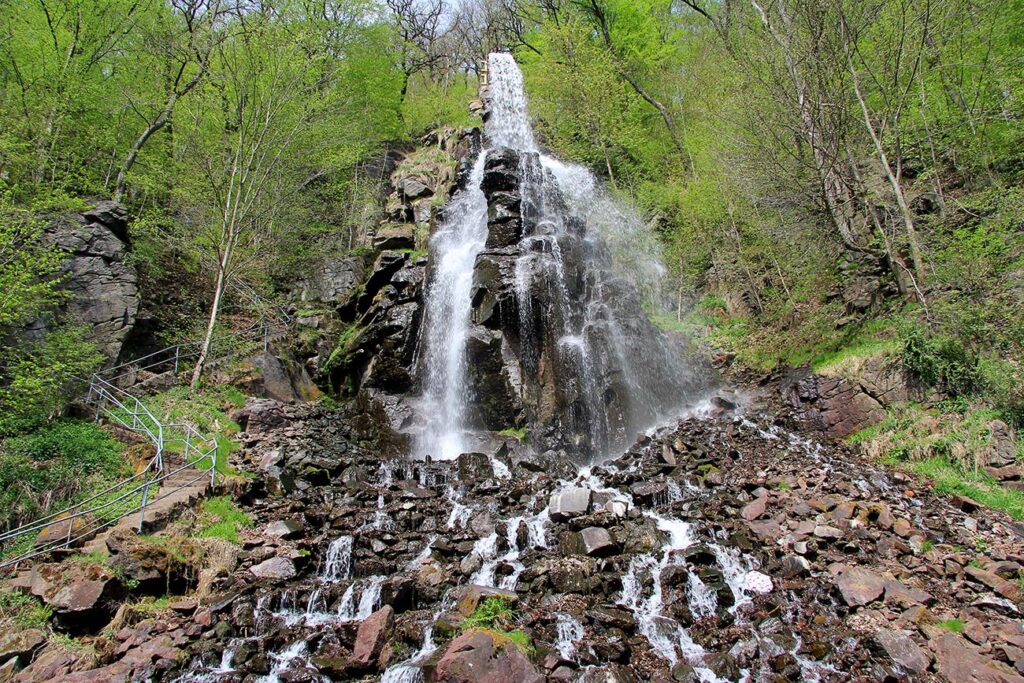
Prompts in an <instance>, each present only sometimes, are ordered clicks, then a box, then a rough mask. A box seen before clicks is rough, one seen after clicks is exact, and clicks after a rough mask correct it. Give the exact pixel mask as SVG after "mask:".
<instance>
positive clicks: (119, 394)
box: [0, 321, 290, 569]
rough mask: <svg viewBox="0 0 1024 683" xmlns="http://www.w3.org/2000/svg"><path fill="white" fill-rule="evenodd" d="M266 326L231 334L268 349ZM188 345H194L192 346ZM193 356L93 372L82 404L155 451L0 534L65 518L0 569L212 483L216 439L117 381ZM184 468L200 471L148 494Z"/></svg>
mask: <svg viewBox="0 0 1024 683" xmlns="http://www.w3.org/2000/svg"><path fill="white" fill-rule="evenodd" d="M288 322H290V321H286V323H285V324H288ZM271 329H272V326H271V324H269V323H267V322H262V323H258V324H256V325H253V326H251V327H249V328H248V329H246V330H242V331H241V332H240V333H239V334H236V335H234V338H235V339H238V340H240V341H243V342H244V341H256V340H258V339H260V338H261V337H262V340H263V348H264V350H266V349H267V348H269V343H270V340H271V338H272V337H275V338H276V335H271ZM193 348H194V349H195V350H192V349H193ZM198 355H199V348H198V344H195V343H194V342H190V343H185V344H174V345H171V346H168V347H165V348H163V349H159V350H157V351H154V352H152V353H149V354H147V355H145V356H142V357H140V358H136V359H133V360H130V361H127V362H125V363H121V364H119V365H115V366H113V367H109V368H105V369H103V370H100V371H99V372H96V373H94V374H93V376H92V378H91V381H90V382H89V387H88V391H87V393H86V398H85V401H86V404H88V405H93V406H95V409H96V419H97V420H98V419H100V417H101V416H103V417H105V418H106V419H107V420H109V421H111V422H114V423H116V424H119V425H121V426H123V427H124V428H126V429H130V430H132V431H135V432H140V433H142V434H145V435H146V436H147V437H148V438H149V440H150V441H152V442H153V445H154V447H155V448H156V454H155V455H154V456H153V457H152V458H151V459H150V461H149V462H148V463H146V466H145V467H144V468H142V470H140V471H139V472H137V473H136V474H134V475H132V476H131V477H128V478H127V479H123V480H121V481H119V482H117V483H115V484H112V485H111V486H109V487H107V488H105V489H103V490H102V491H100V492H99V493H95V494H93V495H92V496H90V497H89V498H86V499H85V500H83V501H79V502H77V503H75V504H74V505H69V506H68V507H66V508H64V509H63V510H60V511H58V512H53V513H50V514H48V515H45V516H43V517H40V518H38V519H35V520H33V521H31V522H27V523H25V524H22V525H21V526H19V527H17V528H15V529H11V530H8V531H5V532H3V533H0V544H5V543H7V542H9V541H11V540H13V539H15V538H18V537H20V536H25V535H26V534H30V533H33V532H38V531H41V530H42V529H45V528H46V527H48V526H51V525H53V524H59V523H63V522H66V523H67V525H68V532H67V536H65V537H63V538H58V539H54V540H53V541H50V542H48V543H47V544H45V545H44V546H42V547H40V548H33V549H32V550H30V551H28V552H26V553H23V554H21V555H18V556H17V557H13V558H10V559H7V560H2V561H0V569H5V568H7V567H10V566H13V565H16V564H19V563H21V562H24V561H26V560H30V559H32V558H35V557H39V556H40V555H43V554H46V553H49V552H52V551H54V550H58V549H60V548H66V547H69V546H71V545H73V544H75V543H77V542H78V541H80V540H82V539H85V538H88V537H91V536H92V535H94V534H96V533H98V532H99V531H101V530H102V529H105V528H106V527H108V526H110V525H112V524H115V523H117V522H118V521H120V520H121V519H124V518H125V517H128V516H129V515H133V514H135V513H136V512H138V513H139V531H142V528H143V524H144V522H145V516H146V508H147V507H148V506H150V505H152V504H153V503H156V502H157V501H159V500H163V499H164V498H166V497H167V496H170V495H172V494H173V493H175V492H176V491H179V490H181V489H183V488H186V487H188V486H191V485H193V484H194V483H196V482H198V481H200V480H202V479H204V478H205V477H207V476H208V477H209V478H210V486H211V487H212V486H215V485H216V476H217V451H218V444H217V440H216V438H214V437H208V436H204V435H203V434H201V433H200V432H199V431H198V430H197V429H196V428H195V427H193V426H192V425H190V424H187V423H176V424H164V423H163V422H162V421H161V420H160V419H159V418H158V417H157V416H156V415H154V414H153V412H152V411H151V410H150V409H149V408H148V407H147V406H146V404H145V403H143V402H142V401H141V400H140V399H139V398H138V397H137V396H135V395H133V394H131V393H129V392H128V391H127V390H126V389H124V388H122V387H119V386H117V384H116V382H117V381H118V380H120V379H123V378H124V377H127V376H130V375H133V374H136V373H139V372H143V371H146V370H150V369H152V368H155V367H158V366H161V365H166V364H169V363H170V362H171V361H172V360H173V362H174V374H175V375H177V374H178V372H179V370H180V366H181V362H182V361H183V360H186V359H190V358H193V357H197V356H198ZM228 355H231V354H228ZM153 359H156V360H153ZM144 361H151V362H148V363H147V364H145V365H140V363H141V362H144ZM125 368H129V370H128V371H126V372H120V373H118V374H114V373H116V372H117V371H120V370H124V369H125ZM175 432H180V433H182V436H175ZM173 443H180V444H182V452H181V456H182V459H183V461H184V464H182V465H181V466H180V467H178V468H177V469H173V470H171V471H167V468H166V463H165V462H164V453H165V452H167V446H168V445H169V444H173ZM207 459H209V461H210V464H209V467H208V468H206V469H203V468H201V467H200V464H201V463H203V462H204V461H205V460H207ZM188 468H194V469H196V470H197V471H198V472H199V475H198V476H197V477H195V478H194V479H192V480H190V481H188V482H186V483H184V484H180V485H178V486H175V487H173V488H171V489H168V490H167V491H162V490H161V491H158V495H157V497H156V498H153V499H150V498H149V491H150V489H151V488H153V487H154V486H157V487H159V486H160V485H161V484H162V483H164V482H166V481H167V479H168V478H169V477H170V476H172V475H174V474H177V473H178V472H181V471H184V470H186V469H188ZM154 473H157V474H158V476H156V477H155V478H150V479H147V476H151V475H152V474H154ZM140 478H141V479H142V480H143V481H142V483H141V484H139V485H137V486H134V487H133V488H131V489H130V490H128V491H125V492H123V493H121V494H120V495H118V496H117V497H115V498H113V499H111V500H108V501H106V502H103V503H101V504H98V505H93V506H91V507H86V506H88V505H89V503H92V502H93V501H96V500H98V499H100V498H102V497H103V496H106V495H108V494H110V493H112V492H114V491H117V490H119V489H122V488H124V487H126V486H129V485H131V484H132V483H133V482H135V481H136V480H139V479H140ZM139 492H142V501H141V503H140V504H139V505H138V506H137V507H136V506H132V508H131V509H129V510H127V511H125V512H123V513H121V514H120V515H117V516H116V517H113V518H111V519H109V520H106V521H103V520H99V523H98V524H95V525H92V526H90V527H89V528H87V529H86V530H84V531H81V530H80V531H79V533H78V534H77V535H75V533H74V531H75V524H74V521H75V520H76V519H81V518H85V517H86V516H87V515H94V514H95V513H96V512H99V511H101V510H104V509H107V508H109V507H111V506H112V505H114V504H116V503H119V502H121V501H123V500H127V499H130V498H131V497H132V496H134V495H136V494H138V493H139Z"/></svg>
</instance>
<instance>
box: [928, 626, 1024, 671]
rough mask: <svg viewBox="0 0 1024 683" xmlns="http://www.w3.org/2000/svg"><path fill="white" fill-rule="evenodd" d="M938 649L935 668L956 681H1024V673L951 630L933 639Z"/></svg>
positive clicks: (933, 646) (932, 643) (934, 647)
mask: <svg viewBox="0 0 1024 683" xmlns="http://www.w3.org/2000/svg"><path fill="white" fill-rule="evenodd" d="M931 647H932V650H933V651H934V652H935V669H936V671H938V673H939V674H941V675H942V676H944V677H945V678H946V680H949V681H957V683H1024V677H1022V676H1020V675H1019V674H1018V673H1017V672H1015V671H1013V669H1010V668H1009V667H1008V666H1006V665H1005V664H1002V663H999V662H996V661H994V660H992V659H989V658H988V657H985V656H984V655H982V654H980V653H979V652H978V650H977V648H975V647H973V646H971V645H970V644H968V643H967V641H965V640H963V639H962V638H960V637H959V636H957V635H954V634H952V633H950V634H948V635H944V636H940V637H939V638H936V639H935V640H933V641H932V642H931Z"/></svg>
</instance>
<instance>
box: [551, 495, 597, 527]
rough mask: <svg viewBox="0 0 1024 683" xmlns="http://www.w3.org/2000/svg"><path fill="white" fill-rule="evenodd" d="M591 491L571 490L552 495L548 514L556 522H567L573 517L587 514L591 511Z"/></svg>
mask: <svg viewBox="0 0 1024 683" xmlns="http://www.w3.org/2000/svg"><path fill="white" fill-rule="evenodd" d="M591 495H592V494H591V491H590V489H587V488H571V489H565V490H564V491H559V492H558V493H555V494H552V496H551V500H550V502H549V504H548V513H549V514H550V515H551V519H552V520H554V521H556V522H565V521H567V520H570V519H572V518H573V517H579V516H580V515H585V514H587V511H588V510H590V497H591Z"/></svg>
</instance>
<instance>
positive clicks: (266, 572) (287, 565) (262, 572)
mask: <svg viewBox="0 0 1024 683" xmlns="http://www.w3.org/2000/svg"><path fill="white" fill-rule="evenodd" d="M249 571H250V572H251V573H252V574H253V576H255V577H256V578H257V579H265V580H270V581H284V580H287V579H293V578H295V565H294V564H292V561H291V560H289V559H288V558H286V557H272V558H270V559H269V560H265V561H263V562H260V563H259V564H257V565H253V566H252V567H249Z"/></svg>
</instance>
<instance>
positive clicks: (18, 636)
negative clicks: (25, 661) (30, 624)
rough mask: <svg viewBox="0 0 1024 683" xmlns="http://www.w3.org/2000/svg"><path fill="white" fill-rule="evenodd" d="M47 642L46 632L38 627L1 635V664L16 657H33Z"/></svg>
mask: <svg viewBox="0 0 1024 683" xmlns="http://www.w3.org/2000/svg"><path fill="white" fill-rule="evenodd" d="M45 643H46V634H45V633H43V632H42V631H40V630H39V629H37V628H28V629H25V630H24V631H8V632H7V633H4V634H2V635H0V664H2V663H4V662H6V661H7V660H8V659H12V658H14V657H24V658H31V656H32V655H33V654H34V653H35V652H36V650H38V649H39V648H41V647H42V646H43V645H44V644H45Z"/></svg>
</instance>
